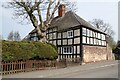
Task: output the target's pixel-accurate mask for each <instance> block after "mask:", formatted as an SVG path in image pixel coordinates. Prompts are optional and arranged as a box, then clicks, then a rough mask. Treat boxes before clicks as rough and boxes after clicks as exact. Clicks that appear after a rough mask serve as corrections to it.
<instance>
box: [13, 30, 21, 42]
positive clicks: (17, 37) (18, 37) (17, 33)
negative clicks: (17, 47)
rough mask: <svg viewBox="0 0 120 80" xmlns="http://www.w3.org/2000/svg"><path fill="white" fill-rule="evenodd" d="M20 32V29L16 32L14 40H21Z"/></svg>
mask: <svg viewBox="0 0 120 80" xmlns="http://www.w3.org/2000/svg"><path fill="white" fill-rule="evenodd" d="M20 40H21V39H20V34H19V32H18V31H16V32H14V41H20Z"/></svg>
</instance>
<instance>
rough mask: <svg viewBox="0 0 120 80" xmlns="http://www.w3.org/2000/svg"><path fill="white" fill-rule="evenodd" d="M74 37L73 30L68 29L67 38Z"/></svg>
mask: <svg viewBox="0 0 120 80" xmlns="http://www.w3.org/2000/svg"><path fill="white" fill-rule="evenodd" d="M72 37H73V30H71V31H67V38H72Z"/></svg>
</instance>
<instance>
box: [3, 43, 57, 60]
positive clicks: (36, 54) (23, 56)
mask: <svg viewBox="0 0 120 80" xmlns="http://www.w3.org/2000/svg"><path fill="white" fill-rule="evenodd" d="M57 56H58V54H57V51H56V50H55V48H53V47H52V46H51V45H50V44H47V43H41V42H32V41H18V42H17V41H2V60H3V61H18V60H29V59H51V60H53V59H56V58H57Z"/></svg>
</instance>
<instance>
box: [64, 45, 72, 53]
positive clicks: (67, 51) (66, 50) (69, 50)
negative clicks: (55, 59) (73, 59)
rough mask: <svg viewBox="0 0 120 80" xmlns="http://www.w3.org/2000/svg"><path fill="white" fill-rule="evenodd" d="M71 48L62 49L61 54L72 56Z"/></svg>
mask: <svg viewBox="0 0 120 80" xmlns="http://www.w3.org/2000/svg"><path fill="white" fill-rule="evenodd" d="M72 49H73V48H72V47H71V46H69V47H63V54H72V52H73V50H72Z"/></svg>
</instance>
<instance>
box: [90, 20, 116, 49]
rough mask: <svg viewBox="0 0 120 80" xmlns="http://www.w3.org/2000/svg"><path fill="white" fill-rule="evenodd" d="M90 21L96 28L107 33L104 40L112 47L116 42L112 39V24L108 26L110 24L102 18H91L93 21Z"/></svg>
mask: <svg viewBox="0 0 120 80" xmlns="http://www.w3.org/2000/svg"><path fill="white" fill-rule="evenodd" d="M90 23H92V24H93V25H94V26H95V27H96V28H98V29H100V30H102V31H103V32H105V33H106V34H107V36H106V40H107V42H108V44H109V46H110V47H111V48H112V49H114V48H115V45H116V42H115V41H114V39H113V36H114V34H115V33H114V31H113V30H112V29H111V28H112V26H110V24H108V23H105V22H104V21H103V20H101V19H93V21H90Z"/></svg>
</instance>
